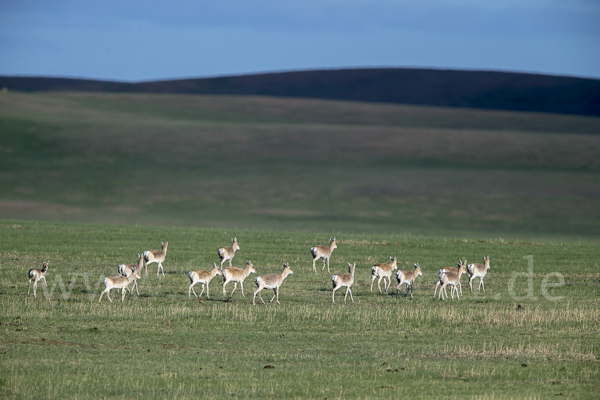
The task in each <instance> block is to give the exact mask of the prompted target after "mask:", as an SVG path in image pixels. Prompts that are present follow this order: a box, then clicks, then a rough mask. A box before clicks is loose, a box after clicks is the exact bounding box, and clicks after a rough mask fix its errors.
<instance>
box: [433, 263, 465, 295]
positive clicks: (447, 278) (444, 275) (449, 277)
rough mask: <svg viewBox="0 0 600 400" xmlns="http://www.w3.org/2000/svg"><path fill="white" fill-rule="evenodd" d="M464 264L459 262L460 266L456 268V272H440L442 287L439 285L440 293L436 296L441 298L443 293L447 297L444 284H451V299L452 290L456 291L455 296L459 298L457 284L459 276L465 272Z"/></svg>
mask: <svg viewBox="0 0 600 400" xmlns="http://www.w3.org/2000/svg"><path fill="white" fill-rule="evenodd" d="M465 269H466V268H465V264H461V266H460V268H458V273H456V274H455V273H453V272H440V274H439V276H440V283H441V285H442V287H440V294H439V295H438V298H439V297H440V296H441V297H442V300H443V299H444V294H446V297H448V293H447V292H446V286H447V285H452V289H451V290H450V295H452V300H454V292H455V291H456V297H457V298H458V299H459V300H460V296H459V295H458V287H457V286H458V285H459V284H460V276H461V275H462V274H464V273H465Z"/></svg>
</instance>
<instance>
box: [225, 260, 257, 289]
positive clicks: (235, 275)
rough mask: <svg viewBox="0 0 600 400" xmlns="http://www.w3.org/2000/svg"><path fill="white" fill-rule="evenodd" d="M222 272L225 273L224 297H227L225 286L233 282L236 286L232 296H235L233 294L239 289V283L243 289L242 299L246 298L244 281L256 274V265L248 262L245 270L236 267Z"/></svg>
mask: <svg viewBox="0 0 600 400" xmlns="http://www.w3.org/2000/svg"><path fill="white" fill-rule="evenodd" d="M221 272H222V273H223V296H227V291H226V290H225V286H226V285H227V284H228V283H229V282H233V283H234V284H235V285H234V286H233V290H232V291H231V295H233V292H235V289H236V288H237V284H238V282H239V283H240V288H241V289H242V297H246V296H245V295H244V280H245V279H246V278H247V277H248V275H250V274H255V273H256V269H254V265H252V262H250V261H248V262H246V269H245V270H244V269H239V268H236V267H229V268H225V269H223V270H221ZM231 295H230V296H231Z"/></svg>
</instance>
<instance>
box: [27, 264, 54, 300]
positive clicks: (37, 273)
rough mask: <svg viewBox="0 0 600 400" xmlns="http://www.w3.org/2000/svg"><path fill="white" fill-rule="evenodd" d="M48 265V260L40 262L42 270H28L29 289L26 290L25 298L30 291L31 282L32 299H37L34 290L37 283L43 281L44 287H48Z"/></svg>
mask: <svg viewBox="0 0 600 400" xmlns="http://www.w3.org/2000/svg"><path fill="white" fill-rule="evenodd" d="M49 263H50V260H48V261H44V260H42V269H37V268H32V269H30V270H29V275H28V276H29V289H27V296H29V291H30V290H31V282H33V297H37V294H36V289H37V284H38V281H40V280H42V279H43V280H44V283H45V284H46V287H48V282H46V272H47V271H48V264H49Z"/></svg>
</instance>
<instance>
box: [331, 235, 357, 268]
mask: <svg viewBox="0 0 600 400" xmlns="http://www.w3.org/2000/svg"><path fill="white" fill-rule="evenodd" d="M333 240H335V238H334V239H333ZM355 268H356V263H354V264H350V263H348V272H349V273H350V274H351V275H354V269H355Z"/></svg>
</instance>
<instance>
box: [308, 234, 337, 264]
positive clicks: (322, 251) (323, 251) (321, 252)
mask: <svg viewBox="0 0 600 400" xmlns="http://www.w3.org/2000/svg"><path fill="white" fill-rule="evenodd" d="M334 249H337V244H336V242H335V238H334V237H332V238H329V247H326V246H314V247H311V248H310V252H311V254H312V256H313V272H317V268H316V267H315V261H317V260H318V259H319V258H322V259H323V269H322V270H321V271H323V270H324V269H325V262H327V272H329V259H330V258H331V253H333V250H334Z"/></svg>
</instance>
